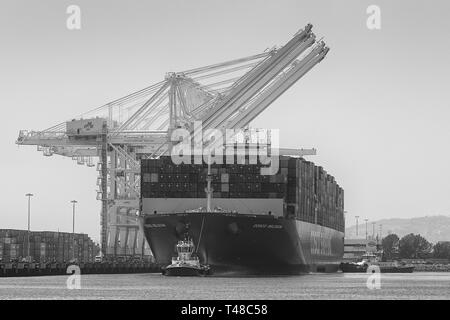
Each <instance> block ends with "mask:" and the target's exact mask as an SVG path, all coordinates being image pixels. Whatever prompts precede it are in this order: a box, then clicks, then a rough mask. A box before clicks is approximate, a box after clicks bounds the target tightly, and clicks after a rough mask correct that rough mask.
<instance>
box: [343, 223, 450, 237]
mask: <svg viewBox="0 0 450 320" xmlns="http://www.w3.org/2000/svg"><path fill="white" fill-rule="evenodd" d="M372 222H375V223H376V225H375V236H376V234H377V232H378V231H379V229H378V228H379V227H378V226H379V225H380V223H381V224H382V232H383V237H385V236H386V235H387V234H389V233H395V234H397V235H398V236H399V237H400V238H401V237H403V236H404V235H406V234H408V233H415V234H420V235H421V236H422V237H424V238H425V239H427V240H428V241H430V242H432V243H436V242H438V241H450V216H430V217H420V218H410V219H397V218H392V219H383V220H378V221H368V223H367V230H368V234H369V236H371V235H372V231H373V230H372V228H373V227H372ZM365 235H366V225H365V221H364V220H363V221H362V222H361V220H360V221H359V227H358V238H361V237H365ZM345 237H346V238H355V237H356V226H355V225H353V226H350V227H348V228H346V229H345Z"/></svg>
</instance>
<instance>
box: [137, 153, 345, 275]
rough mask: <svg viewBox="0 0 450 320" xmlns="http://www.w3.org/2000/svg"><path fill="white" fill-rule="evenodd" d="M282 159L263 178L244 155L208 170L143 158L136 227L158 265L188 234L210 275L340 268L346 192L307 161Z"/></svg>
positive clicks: (165, 159) (168, 159)
mask: <svg viewBox="0 0 450 320" xmlns="http://www.w3.org/2000/svg"><path fill="white" fill-rule="evenodd" d="M279 159H280V161H279V168H278V172H277V173H276V174H274V175H261V168H262V167H263V166H262V165H260V164H250V163H249V158H248V157H247V158H245V163H243V164H226V161H225V158H224V161H223V164H212V165H211V166H208V165H207V164H206V163H202V164H180V165H175V164H174V163H173V162H172V159H171V157H168V156H165V157H160V158H158V159H143V160H141V177H142V179H141V212H142V217H143V219H142V220H141V222H142V227H143V230H144V233H145V236H146V238H147V241H148V243H149V245H150V247H151V250H152V251H153V254H154V257H155V259H156V261H157V263H159V264H160V265H162V266H163V267H164V266H167V265H170V263H171V261H172V257H173V256H175V255H176V244H177V243H178V241H180V240H183V239H184V238H186V237H189V238H190V239H192V240H193V242H194V245H195V254H196V255H197V256H198V257H199V259H200V262H201V263H202V264H204V265H207V266H208V267H209V268H210V272H211V274H213V275H264V274H265V275H290V274H301V273H307V272H336V271H338V268H339V264H340V262H341V260H342V257H343V253H344V228H345V226H344V191H343V189H342V188H341V187H340V186H339V185H338V184H337V182H336V181H335V179H334V178H333V177H332V176H331V175H329V174H327V172H326V171H325V170H324V169H323V168H322V167H320V166H316V165H314V163H312V162H309V161H306V160H305V159H303V158H301V157H290V156H280V157H279ZM234 163H236V162H234ZM208 169H209V170H210V171H209V174H208ZM208 182H209V183H208ZM208 186H210V188H208ZM208 202H209V203H208Z"/></svg>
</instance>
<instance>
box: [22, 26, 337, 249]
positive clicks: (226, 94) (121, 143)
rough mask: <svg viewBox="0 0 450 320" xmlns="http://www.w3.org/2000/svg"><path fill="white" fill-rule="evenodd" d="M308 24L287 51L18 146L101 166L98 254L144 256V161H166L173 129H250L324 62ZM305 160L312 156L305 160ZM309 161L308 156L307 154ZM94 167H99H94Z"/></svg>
mask: <svg viewBox="0 0 450 320" xmlns="http://www.w3.org/2000/svg"><path fill="white" fill-rule="evenodd" d="M311 29H312V25H311V24H308V25H307V26H306V27H305V28H304V29H302V30H300V31H298V32H297V33H296V34H295V35H294V37H293V38H292V39H291V40H290V41H289V42H288V43H286V44H285V45H284V46H282V47H280V48H277V47H274V48H272V49H270V50H266V51H265V52H263V53H260V54H256V55H253V56H249V57H245V58H241V59H236V60H232V61H228V62H224V63H218V64H214V65H209V66H206V67H202V68H196V69H192V70H187V71H183V72H170V73H167V74H166V76H165V79H164V80H163V81H161V82H159V83H157V84H154V85H152V86H150V87H147V88H145V89H142V90H140V91H137V92H134V93H132V94H130V95H127V96H125V97H122V98H120V99H117V100H114V101H112V102H109V103H107V104H105V105H103V106H100V107H98V108H95V109H94V110H91V111H89V112H87V113H84V114H82V115H80V116H78V117H76V118H74V119H72V120H70V121H65V122H62V123H60V124H58V125H55V126H53V127H51V128H48V129H46V130H43V131H25V130H21V131H20V133H19V137H18V139H17V141H16V143H17V144H19V145H36V146H37V149H38V151H42V152H43V154H44V156H51V155H54V154H57V155H62V156H66V157H72V159H73V160H74V161H76V162H77V163H78V164H81V165H84V164H86V165H87V166H89V167H93V166H96V167H97V170H98V171H99V177H98V180H97V185H98V188H99V189H98V191H97V199H98V200H100V201H101V203H102V208H101V248H102V253H103V254H104V255H106V256H123V255H127V256H129V255H131V256H134V255H147V254H150V251H149V249H148V245H147V244H146V242H145V237H144V235H143V232H142V230H141V229H140V224H139V223H138V222H137V220H138V216H139V195H140V190H139V187H140V159H141V158H149V157H159V156H161V155H164V154H167V153H168V152H169V151H170V149H171V147H172V146H173V142H171V141H170V134H171V132H172V131H173V130H175V129H176V128H186V129H188V130H190V131H191V132H193V123H194V121H201V122H202V125H203V129H210V128H218V129H236V128H244V127H247V126H248V125H249V124H250V122H251V121H252V120H253V119H255V118H256V117H257V116H258V115H259V114H260V113H261V112H263V111H264V110H265V109H266V108H267V107H268V106H269V105H270V104H271V103H272V102H273V101H275V99H277V98H278V97H279V96H280V95H281V94H282V93H283V92H284V91H286V90H287V89H288V88H289V87H290V86H292V85H293V84H294V83H295V82H296V81H297V80H299V79H300V78H301V77H302V76H303V75H305V74H306V73H307V72H308V71H309V70H310V69H311V68H312V67H314V66H315V65H316V64H317V63H319V62H320V61H321V60H322V59H323V58H324V57H325V55H326V54H327V52H328V50H329V49H328V48H327V47H326V46H325V43H324V42H323V41H316V37H315V35H314V34H313V33H312V32H311ZM306 153H307V152H306ZM302 154H304V153H302ZM95 162H96V163H95Z"/></svg>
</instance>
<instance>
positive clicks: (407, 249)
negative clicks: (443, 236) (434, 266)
mask: <svg viewBox="0 0 450 320" xmlns="http://www.w3.org/2000/svg"><path fill="white" fill-rule="evenodd" d="M381 246H382V247H383V258H384V259H386V260H391V259H397V258H400V259H427V258H436V259H450V242H438V243H436V244H434V245H433V244H432V243H431V242H428V241H427V239H425V238H424V237H422V236H421V235H420V234H413V233H410V234H407V235H406V236H404V237H403V238H401V239H400V238H399V237H398V236H397V235H396V234H390V235H388V236H386V237H385V238H383V239H382V241H381Z"/></svg>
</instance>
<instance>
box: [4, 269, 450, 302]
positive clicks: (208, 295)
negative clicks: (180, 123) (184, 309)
mask: <svg viewBox="0 0 450 320" xmlns="http://www.w3.org/2000/svg"><path fill="white" fill-rule="evenodd" d="M368 276H369V275H368V274H343V273H334V274H306V275H301V276H292V277H255V278H249V277H244V278H231V277H223V278H222V277H165V276H162V275H160V274H155V273H153V274H121V275H93V274H92V275H81V278H80V289H72V290H69V289H68V288H67V279H68V277H69V276H42V277H22V278H0V299H33V300H34V299H120V300H124V299H164V300H177V299H199V300H201V299H219V300H226V299H250V300H251V299H256V300H259V299H269V300H270V299H282V300H286V299H450V273H445V272H415V273H410V274H381V278H380V289H368V287H367V279H368Z"/></svg>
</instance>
